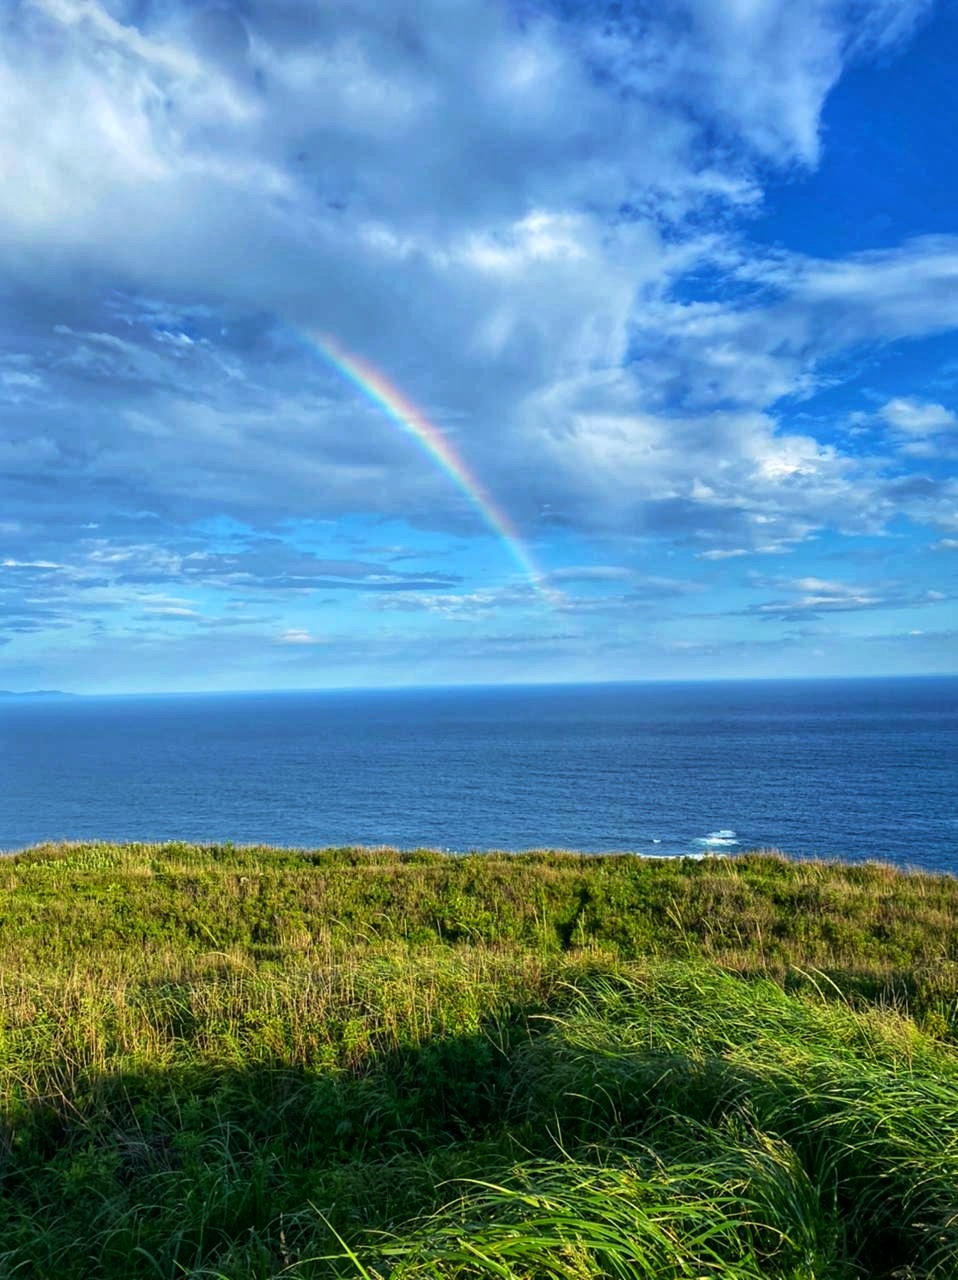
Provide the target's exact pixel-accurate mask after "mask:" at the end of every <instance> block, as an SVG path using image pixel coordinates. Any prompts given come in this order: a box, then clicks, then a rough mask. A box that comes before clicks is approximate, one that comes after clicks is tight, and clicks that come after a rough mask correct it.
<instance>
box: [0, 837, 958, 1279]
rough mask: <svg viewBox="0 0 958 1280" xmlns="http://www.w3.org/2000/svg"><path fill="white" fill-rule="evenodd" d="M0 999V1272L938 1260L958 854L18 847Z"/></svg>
mask: <svg viewBox="0 0 958 1280" xmlns="http://www.w3.org/2000/svg"><path fill="white" fill-rule="evenodd" d="M0 1019H2V1021H0V1107H2V1116H0V1126H2V1127H0V1172H2V1182H0V1196H2V1198H3V1204H2V1205H0V1213H2V1214H3V1220H4V1222H5V1224H6V1225H5V1228H4V1232H3V1233H2V1238H0V1274H9V1275H17V1276H35V1277H49V1276H57V1277H58V1278H62V1280H72V1278H73V1277H76V1280H79V1278H80V1277H83V1278H84V1280H87V1278H88V1277H120V1276H122V1277H124V1278H125V1280H126V1278H129V1277H134V1278H135V1277H148V1276H149V1277H156V1276H164V1277H166V1276H168V1277H171V1278H172V1277H174V1276H177V1277H178V1276H194V1277H197V1278H198V1277H200V1276H204V1277H230V1278H231V1280H233V1278H235V1280H240V1277H243V1278H244V1280H245V1278H246V1277H260V1278H262V1280H265V1278H267V1277H277V1278H278V1277H279V1276H284V1277H293V1278H302V1280H305V1278H306V1277H320V1276H323V1277H326V1276H329V1277H345V1276H366V1277H386V1276H397V1277H399V1276H408V1277H413V1276H415V1277H420V1276H422V1277H425V1276H430V1277H437V1276H449V1277H453V1276H455V1277H463V1278H464V1277H467V1276H468V1277H485V1276H489V1277H492V1276H496V1277H516V1278H518V1277H523V1278H528V1280H532V1278H533V1277H536V1278H537V1280H538V1278H539V1277H545V1276H548V1277H570V1278H572V1277H575V1278H576V1280H580V1278H582V1277H607V1276H621V1277H656V1278H658V1277H692V1276H709V1277H713V1276H714V1277H719V1276H722V1277H726V1278H729V1280H731V1278H733V1277H734V1278H735V1280H738V1278H742V1280H744V1278H747V1277H749V1278H754V1280H758V1278H759V1277H762V1278H769V1277H770V1278H771V1280H800V1278H802V1280H805V1278H810V1277H819V1276H821V1277H825V1276H827V1277H836V1278H842V1277H848V1280H852V1277H887V1278H888V1280H891V1277H893V1276H897V1277H904V1276H908V1277H910V1278H912V1280H914V1278H917V1277H932V1276H940V1277H950V1276H953V1275H954V1274H955V1271H954V1259H955V1258H956V1257H958V881H956V880H955V879H953V878H951V877H944V876H942V877H936V876H932V875H927V874H920V873H903V872H899V871H895V870H893V869H892V868H890V867H888V866H884V865H878V864H863V865H841V864H825V863H815V862H803V863H799V862H792V861H789V860H787V859H785V858H784V857H781V856H779V855H775V854H769V853H756V854H750V855H746V856H742V857H735V858H720V859H714V858H705V859H699V860H694V859H680V860H661V859H659V860H654V859H648V860H647V859H640V858H635V857H631V856H627V855H617V856H608V857H585V856H580V855H576V854H571V853H553V852H542V853H531V854H522V855H507V854H483V855H469V856H464V857H460V856H455V857H452V856H448V855H443V854H439V853H436V852H432V851H429V850H417V851H414V852H400V851H397V850H393V849H361V848H345V849H321V850H302V851H300V850H288V849H282V850H281V849H269V848H265V847H256V848H237V847H233V846H231V845H222V846H204V847H199V846H194V845H187V844H167V845H147V844H140V845H137V844H131V845H124V846H117V845H109V844H101V843H92V844H76V845H55V846H53V845H51V846H43V847H38V848H35V849H31V850H27V851H24V852H21V853H19V854H15V855H11V856H9V857H6V858H4V859H2V860H0Z"/></svg>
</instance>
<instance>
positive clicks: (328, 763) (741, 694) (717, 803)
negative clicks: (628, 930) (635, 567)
mask: <svg viewBox="0 0 958 1280" xmlns="http://www.w3.org/2000/svg"><path fill="white" fill-rule="evenodd" d="M85 838H102V839H110V840H132V839H137V840H166V839H184V840H195V841H223V840H232V841H234V842H235V843H254V842H256V843H258V842H268V843H270V844H281V845H293V846H310V847H315V846H318V845H327V844H347V843H349V844H353V843H356V844H393V845H399V846H402V847H415V846H419V845H428V846H431V847H437V848H448V849H458V850H464V849H470V848H478V849H488V848H501V849H523V848H531V847H538V848H542V847H554V848H575V849H582V850H588V851H592V852H598V851H602V850H612V849H628V850H635V851H637V852H640V853H646V854H684V853H694V852H699V853H701V852H702V851H703V850H706V849H709V848H711V849H713V850H714V851H716V852H718V851H720V850H724V851H735V850H740V849H747V848H753V847H767V846H771V847H777V848H780V849H783V850H785V851H786V852H787V853H790V854H794V855H800V856H825V857H838V858H842V859H849V860H860V859H867V858H880V859H884V860H889V861H892V862H896V863H899V864H908V865H915V866H922V867H928V868H934V869H937V870H947V871H952V872H958V677H947V678H938V677H927V678H916V679H899V680H854V681H851V680H850V681H757V682H748V683H743V682H737V683H731V682H726V683H711V684H646V685H636V684H633V685H590V686H565V687H526V688H514V687H513V688H498V689H491V688H490V689H425V690H424V689H417V690H403V691H388V692H386V691H375V692H372V691H366V692H335V693H287V694H210V695H185V696H167V697H142V698H139V697H138V698H119V697H117V698H73V699H57V700H47V699H25V698H24V699H21V698H4V699H0V849H7V850H9V849H15V848H20V847H23V846H25V845H29V844H33V843H36V842H38V841H41V840H60V839H69V840H79V839H85Z"/></svg>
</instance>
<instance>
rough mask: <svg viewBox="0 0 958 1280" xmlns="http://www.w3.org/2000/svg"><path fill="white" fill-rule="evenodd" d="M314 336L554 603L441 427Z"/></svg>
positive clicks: (337, 346)
mask: <svg viewBox="0 0 958 1280" xmlns="http://www.w3.org/2000/svg"><path fill="white" fill-rule="evenodd" d="M311 338H312V341H313V342H314V344H315V345H316V347H317V348H318V349H319V351H320V352H321V353H322V354H323V355H324V356H325V357H326V359H327V360H328V361H329V363H330V364H331V365H333V366H334V368H336V369H338V371H339V372H340V373H341V374H342V375H343V377H344V378H345V379H346V380H347V382H349V383H351V384H352V385H353V386H354V387H355V388H356V389H357V390H358V391H361V392H362V394H363V395H364V396H365V398H366V399H367V400H369V401H370V402H371V403H372V404H374V405H375V406H376V407H377V408H378V409H382V410H383V411H384V412H385V413H386V415H387V417H389V418H391V419H392V421H393V422H395V423H396V425H397V426H399V427H400V428H401V429H402V430H403V431H405V432H406V433H407V435H411V436H412V438H413V439H414V440H415V441H416V442H417V444H419V445H420V446H421V447H422V449H423V451H424V452H425V453H426V455H427V456H428V457H429V458H431V459H432V461H433V462H435V463H436V464H437V466H438V467H439V469H440V470H441V471H443V472H444V473H445V474H446V475H447V476H448V477H449V479H450V480H451V481H452V482H453V484H454V485H455V486H456V487H457V488H458V489H460V490H461V491H462V493H464V494H465V496H466V497H467V498H468V499H469V501H470V502H471V503H472V505H473V506H474V507H475V508H476V510H477V511H478V512H479V514H480V515H481V516H482V518H483V520H484V521H485V522H486V524H487V525H488V526H489V528H490V529H491V530H492V531H493V533H495V534H496V535H497V537H499V538H500V539H501V540H502V542H503V543H504V545H505V546H506V548H507V549H508V551H509V553H510V555H511V556H512V558H513V560H515V562H516V564H518V565H519V567H520V568H521V569H522V571H523V573H524V574H525V576H526V577H527V578H528V579H529V582H530V583H531V584H532V586H533V588H534V589H535V591H537V592H538V594H539V595H540V596H542V597H543V598H544V599H545V600H548V601H549V603H550V604H555V603H556V602H557V599H558V593H557V592H555V591H552V590H550V589H549V588H548V587H547V586H546V585H545V583H544V580H543V575H542V572H541V570H540V569H539V567H538V565H537V564H536V563H535V561H534V560H533V558H532V556H531V555H530V553H529V551H528V550H527V549H526V546H525V544H524V543H523V541H522V538H521V536H520V534H519V531H518V529H517V528H516V527H515V525H514V524H513V523H512V521H511V520H510V519H509V517H508V516H507V515H506V513H505V512H504V511H503V510H502V508H501V507H500V506H499V505H498V504H497V503H496V502H495V500H494V499H493V497H492V495H491V494H490V493H489V492H488V491H487V490H486V489H485V488H484V487H483V485H482V483H481V481H480V480H478V479H477V477H476V476H474V475H473V474H472V472H471V471H470V470H469V468H468V467H467V466H466V464H465V462H464V461H463V460H462V458H460V457H459V455H458V454H457V453H456V451H455V449H454V448H453V447H452V445H451V444H450V443H449V441H448V440H447V439H446V437H445V436H444V435H443V434H442V432H441V431H440V430H439V428H438V427H437V426H436V425H435V424H434V423H432V422H430V421H429V419H428V418H427V417H426V415H425V414H424V413H423V412H422V410H421V409H419V408H417V407H416V405H414V404H413V402H412V401H411V400H408V399H407V398H406V396H404V395H403V393H402V392H401V391H400V390H399V388H398V387H396V386H394V385H393V383H391V382H390V381H389V379H388V378H387V377H386V376H385V374H383V373H381V372H380V371H379V370H378V369H377V368H376V367H375V366H374V365H372V364H370V363H369V362H368V361H367V360H363V359H362V358H361V357H360V356H357V355H355V354H354V353H353V352H351V351H347V350H346V348H345V347H344V346H343V345H342V343H340V342H337V340H336V339H335V338H333V337H331V336H330V335H329V334H313V335H311Z"/></svg>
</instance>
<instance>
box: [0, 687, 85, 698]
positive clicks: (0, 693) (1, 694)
mask: <svg viewBox="0 0 958 1280" xmlns="http://www.w3.org/2000/svg"><path fill="white" fill-rule="evenodd" d="M79 696H80V695H79V694H77V693H70V692H68V691H67V690H66V689H22V690H20V689H0V698H78V697H79Z"/></svg>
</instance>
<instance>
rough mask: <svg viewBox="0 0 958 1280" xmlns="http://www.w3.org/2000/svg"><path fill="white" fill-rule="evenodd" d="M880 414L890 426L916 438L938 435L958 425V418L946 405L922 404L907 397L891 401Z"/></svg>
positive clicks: (883, 407)
mask: <svg viewBox="0 0 958 1280" xmlns="http://www.w3.org/2000/svg"><path fill="white" fill-rule="evenodd" d="M879 414H880V416H881V417H882V418H883V419H884V420H885V422H887V423H888V424H889V426H892V427H895V428H896V429H897V430H899V431H904V432H906V433H907V434H909V435H915V436H929V435H937V434H938V433H939V432H942V431H951V430H953V429H954V428H955V426H956V425H958V418H956V417H955V415H954V413H952V411H951V410H950V409H946V408H945V406H944V405H942V404H930V403H922V402H921V401H919V400H909V399H907V398H906V397H898V398H897V399H895V400H889V401H888V403H887V404H885V405H883V406H882V408H881V409H880V410H879Z"/></svg>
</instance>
